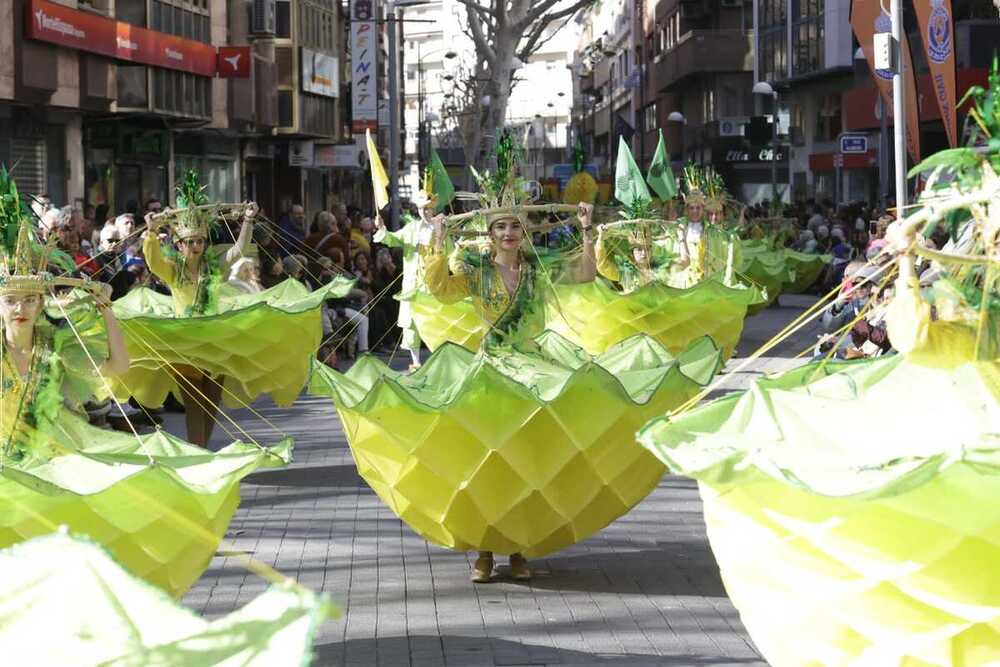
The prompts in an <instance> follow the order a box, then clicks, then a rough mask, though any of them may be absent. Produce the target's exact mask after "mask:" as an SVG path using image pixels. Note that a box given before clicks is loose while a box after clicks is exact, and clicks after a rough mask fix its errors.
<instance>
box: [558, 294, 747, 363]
mask: <svg viewBox="0 0 1000 667" xmlns="http://www.w3.org/2000/svg"><path fill="white" fill-rule="evenodd" d="M762 300H763V297H762V296H761V293H760V290H758V289H756V288H746V287H743V286H739V287H727V286H726V285H724V284H723V283H721V282H720V281H718V280H716V279H714V278H708V279H706V280H703V281H701V282H700V283H697V284H696V285H694V286H693V287H689V288H687V289H675V288H672V287H667V286H666V285H663V284H662V283H650V284H648V285H645V286H643V287H641V288H639V289H637V290H635V291H633V292H630V293H628V294H621V293H619V292H617V291H616V290H614V289H612V288H611V287H610V286H609V285H608V284H607V283H606V282H604V281H602V280H598V281H594V282H592V283H582V284H576V285H556V286H555V287H554V290H553V294H552V295H551V296H550V297H549V298H548V299H547V301H546V318H545V321H546V328H548V329H550V330H552V331H555V332H556V333H558V334H559V335H561V336H563V337H564V338H566V339H567V340H569V341H571V342H573V343H575V344H577V345H579V346H580V347H582V348H583V349H584V350H586V351H587V352H588V353H590V354H600V353H602V352H604V351H605V350H607V349H608V348H610V347H612V346H613V345H616V344H617V343H620V342H621V341H623V340H625V339H627V338H629V337H631V336H634V335H636V334H646V335H647V336H651V337H652V338H655V339H656V340H657V341H658V342H659V343H660V344H662V345H663V346H664V347H666V348H667V350H669V351H670V353H671V354H680V353H681V352H683V351H684V350H685V349H687V347H688V345H690V344H691V343H692V342H694V341H695V340H697V339H698V338H701V337H702V336H706V335H707V336H711V338H712V340H714V341H715V343H716V345H718V346H719V347H720V348H721V349H722V356H723V358H724V359H728V358H729V357H731V356H732V354H733V350H734V349H735V347H736V344H737V343H738V342H739V340H740V334H741V333H742V332H743V320H744V318H745V317H746V314H747V308H748V307H750V306H752V305H753V304H755V303H758V302H760V301H762Z"/></svg>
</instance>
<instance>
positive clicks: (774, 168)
mask: <svg viewBox="0 0 1000 667" xmlns="http://www.w3.org/2000/svg"><path fill="white" fill-rule="evenodd" d="M773 113H774V115H773V116H772V117H771V201H772V202H776V201H778V91H774V110H773Z"/></svg>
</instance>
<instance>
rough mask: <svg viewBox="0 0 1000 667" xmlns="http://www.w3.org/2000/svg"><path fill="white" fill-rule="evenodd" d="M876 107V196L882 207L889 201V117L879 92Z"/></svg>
mask: <svg viewBox="0 0 1000 667" xmlns="http://www.w3.org/2000/svg"><path fill="white" fill-rule="evenodd" d="M878 108H879V125H880V128H881V129H880V131H879V135H878V170H879V174H878V196H879V201H880V202H881V204H882V208H883V209H884V208H885V207H886V204H888V201H889V141H888V135H889V132H888V130H889V117H888V109H886V108H885V99H884V98H883V97H882V95H881V94H880V95H879V96H878Z"/></svg>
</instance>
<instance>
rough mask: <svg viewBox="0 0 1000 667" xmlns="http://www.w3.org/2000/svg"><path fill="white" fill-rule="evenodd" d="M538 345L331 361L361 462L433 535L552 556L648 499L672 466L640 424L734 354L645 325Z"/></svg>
mask: <svg viewBox="0 0 1000 667" xmlns="http://www.w3.org/2000/svg"><path fill="white" fill-rule="evenodd" d="M537 342H538V348H537V349H536V350H535V351H523V352H522V351H517V350H510V349H508V350H496V349H495V350H492V351H491V352H489V353H485V352H484V353H481V354H473V353H471V352H469V351H468V350H466V349H464V348H462V347H460V346H458V345H455V344H452V343H446V344H445V345H443V346H442V347H440V348H438V350H437V351H436V352H435V353H434V354H433V355H432V356H431V358H430V359H429V360H428V361H427V362H426V363H425V364H424V365H423V366H422V367H421V368H420V369H419V370H418V371H416V372H414V373H412V374H410V375H400V374H399V373H396V372H394V371H391V370H390V369H388V368H387V367H386V366H385V365H384V364H382V363H381V362H380V361H378V360H376V359H374V358H371V357H365V358H363V359H362V360H360V361H359V362H358V363H357V364H356V365H355V366H354V367H353V368H351V370H350V371H348V372H347V373H346V374H343V375H342V374H340V373H337V372H336V371H333V370H331V369H329V368H327V367H325V366H319V365H317V367H316V369H315V371H314V373H313V380H312V383H311V390H312V392H313V393H316V394H322V395H327V396H330V397H332V398H333V401H334V403H335V404H336V406H337V411H338V413H339V414H340V418H341V421H342V423H343V425H344V432H345V433H346V435H347V439H348V442H349V443H350V446H351V451H352V453H353V455H354V460H355V462H356V463H357V466H358V471H359V472H360V473H361V476H362V477H363V478H364V479H365V481H366V482H368V484H369V485H370V486H371V487H372V489H374V490H375V492H376V493H377V494H378V495H379V497H380V498H381V499H382V500H383V501H384V502H385V503H386V504H387V505H388V506H389V507H390V508H392V510H393V512H395V513H396V515H397V516H399V517H400V518H401V519H402V520H403V521H405V522H406V523H407V525H409V526H410V527H411V528H412V529H413V530H414V531H416V532H417V533H418V534H420V535H421V536H422V537H424V538H426V539H427V540H429V541H431V542H434V543H435V544H439V545H441V546H443V547H447V548H449V549H458V550H488V551H494V552H497V553H518V552H519V553H524V554H525V555H527V556H540V555H544V554H547V553H551V552H553V551H557V550H559V549H562V548H564V547H566V546H569V545H571V544H574V543H576V542H579V541H580V540H583V539H585V538H586V537H588V536H589V535H591V534H593V533H594V532H596V531H598V530H600V529H602V528H604V527H605V526H607V525H608V524H609V523H611V522H612V521H614V520H615V519H616V518H618V517H619V516H621V515H622V514H624V513H625V512H627V511H628V510H629V509H630V508H631V507H633V506H634V505H635V504H636V503H638V502H639V501H640V500H642V499H643V498H644V497H645V496H646V495H647V494H648V493H649V492H650V491H652V489H653V488H654V487H655V486H656V484H657V483H658V482H659V480H660V477H661V476H662V473H663V466H662V465H661V464H660V463H659V462H658V461H657V460H656V458H655V457H654V456H653V455H652V454H650V453H649V452H646V451H645V450H644V449H642V448H641V447H639V446H638V445H637V444H636V443H635V438H634V433H635V430H636V429H637V428H638V427H639V426H640V425H641V424H642V423H644V422H645V421H646V420H648V419H649V418H650V417H652V416H653V415H655V414H658V413H662V412H663V411H664V410H666V409H669V408H670V407H673V406H676V405H679V404H680V403H681V402H682V401H684V400H685V399H687V398H689V397H690V396H692V395H694V393H696V392H697V391H698V390H699V388H700V387H702V386H703V385H704V384H706V383H707V382H709V381H710V379H711V377H712V376H713V375H714V373H715V372H716V371H717V370H718V368H719V366H720V363H721V359H720V353H719V350H718V348H717V347H716V346H715V345H714V343H713V342H712V341H711V339H709V338H702V339H700V340H699V341H696V342H695V343H694V344H692V346H691V347H690V348H689V349H688V350H687V351H686V352H685V353H684V354H682V355H680V356H679V357H677V358H675V357H673V356H671V355H670V354H669V353H668V352H667V351H666V350H665V349H664V348H663V347H662V346H661V345H660V344H658V343H657V342H656V341H654V340H652V339H650V338H648V337H645V336H636V337H633V338H631V339H629V340H627V341H624V342H623V343H621V344H619V345H617V346H615V347H614V348H612V349H610V350H608V351H607V352H605V353H604V354H603V355H601V356H600V357H598V358H596V359H594V360H591V358H590V357H589V355H587V354H586V353H585V352H583V350H581V349H580V348H578V347H576V346H574V345H572V344H570V343H568V342H567V341H565V340H563V339H562V338H561V337H559V336H558V335H556V334H553V333H551V332H547V333H545V334H543V335H542V336H541V337H540V338H539V339H537Z"/></svg>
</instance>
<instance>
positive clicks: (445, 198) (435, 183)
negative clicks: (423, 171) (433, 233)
mask: <svg viewBox="0 0 1000 667" xmlns="http://www.w3.org/2000/svg"><path fill="white" fill-rule="evenodd" d="M427 172H428V174H427V175H428V176H430V178H431V192H432V193H433V194H436V195H437V197H438V205H437V210H438V211H442V210H444V207H445V206H447V205H448V204H450V203H451V200H452V199H454V198H455V186H454V185H453V184H452V182H451V178H450V177H449V176H448V171H447V170H446V169H445V168H444V163H442V162H441V158H440V156H438V153H437V151H436V150H434V149H433V148H432V149H431V159H430V162H429V163H428V165H427Z"/></svg>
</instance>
